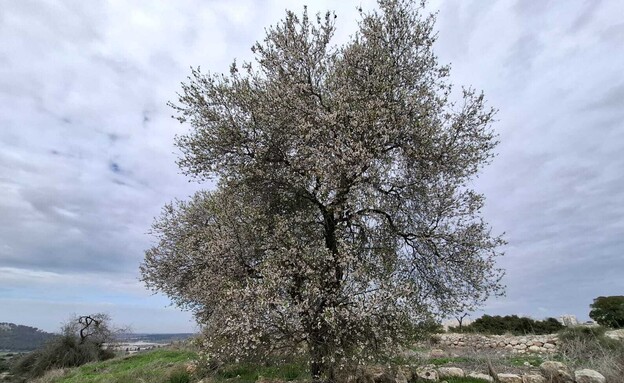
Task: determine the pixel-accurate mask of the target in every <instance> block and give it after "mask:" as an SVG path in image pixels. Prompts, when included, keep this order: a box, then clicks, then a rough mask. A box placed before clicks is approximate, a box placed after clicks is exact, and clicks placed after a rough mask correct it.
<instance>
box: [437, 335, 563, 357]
mask: <svg viewBox="0 0 624 383" xmlns="http://www.w3.org/2000/svg"><path fill="white" fill-rule="evenodd" d="M436 337H437V338H438V340H439V342H440V345H441V346H446V347H468V348H473V349H477V350H481V349H488V348H489V349H500V350H505V351H509V352H512V353H518V354H524V353H542V354H543V353H553V352H556V351H557V349H558V344H559V338H558V337H557V335H556V334H552V335H524V336H513V335H480V334H439V335H437V336H436Z"/></svg>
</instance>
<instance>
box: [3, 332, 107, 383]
mask: <svg viewBox="0 0 624 383" xmlns="http://www.w3.org/2000/svg"><path fill="white" fill-rule="evenodd" d="M114 356H115V354H114V353H113V352H112V351H110V350H104V349H102V348H101V347H100V346H99V345H98V344H95V343H93V342H89V341H87V342H83V343H80V342H79V340H78V339H77V338H76V337H74V336H70V335H63V336H58V337H56V338H54V339H52V340H50V341H48V342H47V343H46V344H45V345H44V346H43V347H42V348H40V349H38V350H35V351H33V352H31V353H29V354H26V355H25V356H23V357H21V358H19V359H18V360H17V361H16V362H15V363H14V365H13V368H12V372H13V374H15V375H18V376H24V377H31V378H32V377H38V376H41V375H43V374H44V373H45V372H46V371H47V370H51V369H55V368H68V367H76V366H81V365H83V364H85V363H89V362H94V361H99V360H106V359H110V358H112V357H114Z"/></svg>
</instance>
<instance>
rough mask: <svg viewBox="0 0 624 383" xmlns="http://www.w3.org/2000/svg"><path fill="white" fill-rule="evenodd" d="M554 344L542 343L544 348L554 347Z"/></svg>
mask: <svg viewBox="0 0 624 383" xmlns="http://www.w3.org/2000/svg"><path fill="white" fill-rule="evenodd" d="M555 347H556V346H555V345H554V344H552V343H544V348H547V349H554V348H555Z"/></svg>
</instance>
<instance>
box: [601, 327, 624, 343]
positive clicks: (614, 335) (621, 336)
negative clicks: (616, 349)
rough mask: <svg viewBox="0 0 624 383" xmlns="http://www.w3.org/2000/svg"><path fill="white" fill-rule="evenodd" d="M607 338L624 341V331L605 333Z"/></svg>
mask: <svg viewBox="0 0 624 383" xmlns="http://www.w3.org/2000/svg"><path fill="white" fill-rule="evenodd" d="M605 336H606V337H607V338H611V339H615V340H622V341H624V329H620V330H610V331H607V332H605Z"/></svg>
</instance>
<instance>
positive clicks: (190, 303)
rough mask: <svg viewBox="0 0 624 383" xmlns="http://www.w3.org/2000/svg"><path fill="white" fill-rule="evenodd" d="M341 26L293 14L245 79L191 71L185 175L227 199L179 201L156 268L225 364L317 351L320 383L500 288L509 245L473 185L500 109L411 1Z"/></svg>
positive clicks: (148, 271)
mask: <svg viewBox="0 0 624 383" xmlns="http://www.w3.org/2000/svg"><path fill="white" fill-rule="evenodd" d="M379 8H380V9H379V11H374V12H371V13H364V12H361V21H360V22H359V30H358V31H357V33H356V34H355V35H354V36H353V37H352V39H351V40H350V41H349V42H347V43H346V44H345V45H343V46H339V47H336V46H333V45H332V44H331V39H332V35H333V33H334V20H335V17H334V16H333V15H332V14H331V13H327V14H326V15H325V16H324V17H321V16H317V18H316V19H314V18H312V19H310V18H309V17H308V15H307V13H306V12H304V14H303V16H302V17H299V16H297V15H295V14H294V13H292V12H288V13H287V15H286V18H285V20H284V21H282V22H281V23H280V24H279V25H277V26H275V27H272V28H269V29H268V31H267V36H266V38H265V39H264V41H262V42H259V43H256V44H255V45H254V47H253V49H252V50H253V52H254V53H255V57H256V60H255V63H244V64H243V65H242V67H239V66H238V65H237V64H236V63H234V64H232V66H231V70H230V73H229V75H214V74H204V73H202V72H200V70H199V69H197V70H193V72H192V76H191V77H190V78H189V82H188V83H186V84H183V86H182V93H181V95H180V98H179V101H178V103H177V104H175V105H173V104H172V106H173V107H174V108H175V109H176V110H177V112H178V118H179V120H180V121H181V122H186V123H189V124H190V125H191V127H192V131H191V132H190V133H189V134H187V135H184V136H181V137H178V139H177V146H178V147H179V148H180V149H181V151H182V157H181V159H180V161H179V165H180V166H181V168H182V169H183V171H184V172H185V173H186V174H187V175H189V176H192V177H194V178H196V179H198V180H205V179H210V178H216V179H217V180H218V187H217V190H215V191H212V192H207V191H202V192H199V193H197V194H196V195H194V196H193V197H192V198H191V200H190V201H180V202H176V203H173V204H170V205H167V206H166V207H165V209H164V211H163V214H162V216H161V217H160V218H158V219H157V220H156V222H155V223H154V226H153V233H154V234H155V235H156V236H157V238H158V243H157V244H156V245H155V246H154V247H153V248H151V249H149V250H148V251H147V252H146V256H145V260H144V263H143V264H142V266H141V272H142V277H143V280H144V281H145V283H146V284H147V286H148V287H150V288H152V289H154V290H156V291H161V292H164V293H165V294H167V295H168V296H170V297H171V298H172V299H173V300H174V302H176V303H177V304H178V305H180V306H182V307H185V308H188V309H191V310H192V311H193V312H194V313H195V315H196V317H197V319H198V320H199V322H200V323H202V324H203V325H204V327H205V333H206V335H207V340H206V346H207V347H208V349H209V350H210V352H211V353H212V355H219V356H221V357H232V358H243V357H246V356H249V355H264V354H266V353H279V352H283V353H291V354H292V353H302V352H303V353H307V354H308V355H309V357H310V364H311V373H312V376H313V377H314V379H316V380H318V379H321V378H322V377H324V378H327V379H332V377H333V372H334V371H335V369H336V368H337V367H340V366H341V365H343V364H345V363H353V362H358V361H363V360H365V359H366V358H372V357H374V356H376V355H379V354H382V353H385V352H388V351H391V350H393V349H396V347H397V346H399V345H400V344H401V343H402V342H405V341H406V340H407V339H409V336H410V331H411V330H412V329H413V328H414V324H416V323H419V322H421V321H424V320H427V319H429V318H431V317H432V316H433V317H436V316H438V317H444V316H447V315H453V314H457V313H460V312H463V311H470V310H472V309H474V308H475V307H477V306H478V305H479V304H480V303H482V302H483V301H484V300H485V299H487V298H488V297H489V296H490V294H492V293H499V292H500V291H501V286H500V284H499V281H500V277H501V274H502V273H501V271H500V270H498V269H496V267H495V264H494V261H495V258H496V257H497V256H498V255H500V252H499V250H498V248H499V245H501V244H502V243H503V241H502V239H501V238H499V237H496V236H492V235H491V234H490V229H489V228H488V226H487V224H486V223H485V222H484V221H483V219H482V218H481V216H480V213H479V212H480V209H481V207H482V206H483V196H482V195H480V194H478V193H476V192H475V191H473V190H472V189H471V184H470V181H471V180H472V179H473V177H474V176H475V175H476V174H477V173H478V171H479V170H480V168H481V167H482V166H483V165H484V164H487V163H488V162H489V160H490V159H491V158H492V156H493V153H492V150H493V148H494V147H495V145H496V143H497V141H496V138H495V135H494V133H493V132H492V130H491V128H490V124H491V122H492V117H493V111H492V110H491V109H488V108H487V107H486V106H485V102H484V97H483V95H481V94H478V93H477V92H475V91H473V90H470V89H465V90H463V92H462V93H461V95H459V96H460V97H459V101H458V102H452V101H451V94H452V92H451V85H450V84H449V83H448V81H447V76H448V73H449V68H448V67H446V66H442V65H440V64H438V62H437V60H436V57H435V55H434V53H433V51H432V44H433V43H434V40H435V34H434V32H433V26H434V18H433V16H428V17H427V16H423V15H422V14H421V13H422V11H423V10H422V7H419V6H416V5H414V4H413V3H412V2H411V1H406V0H380V1H379Z"/></svg>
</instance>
